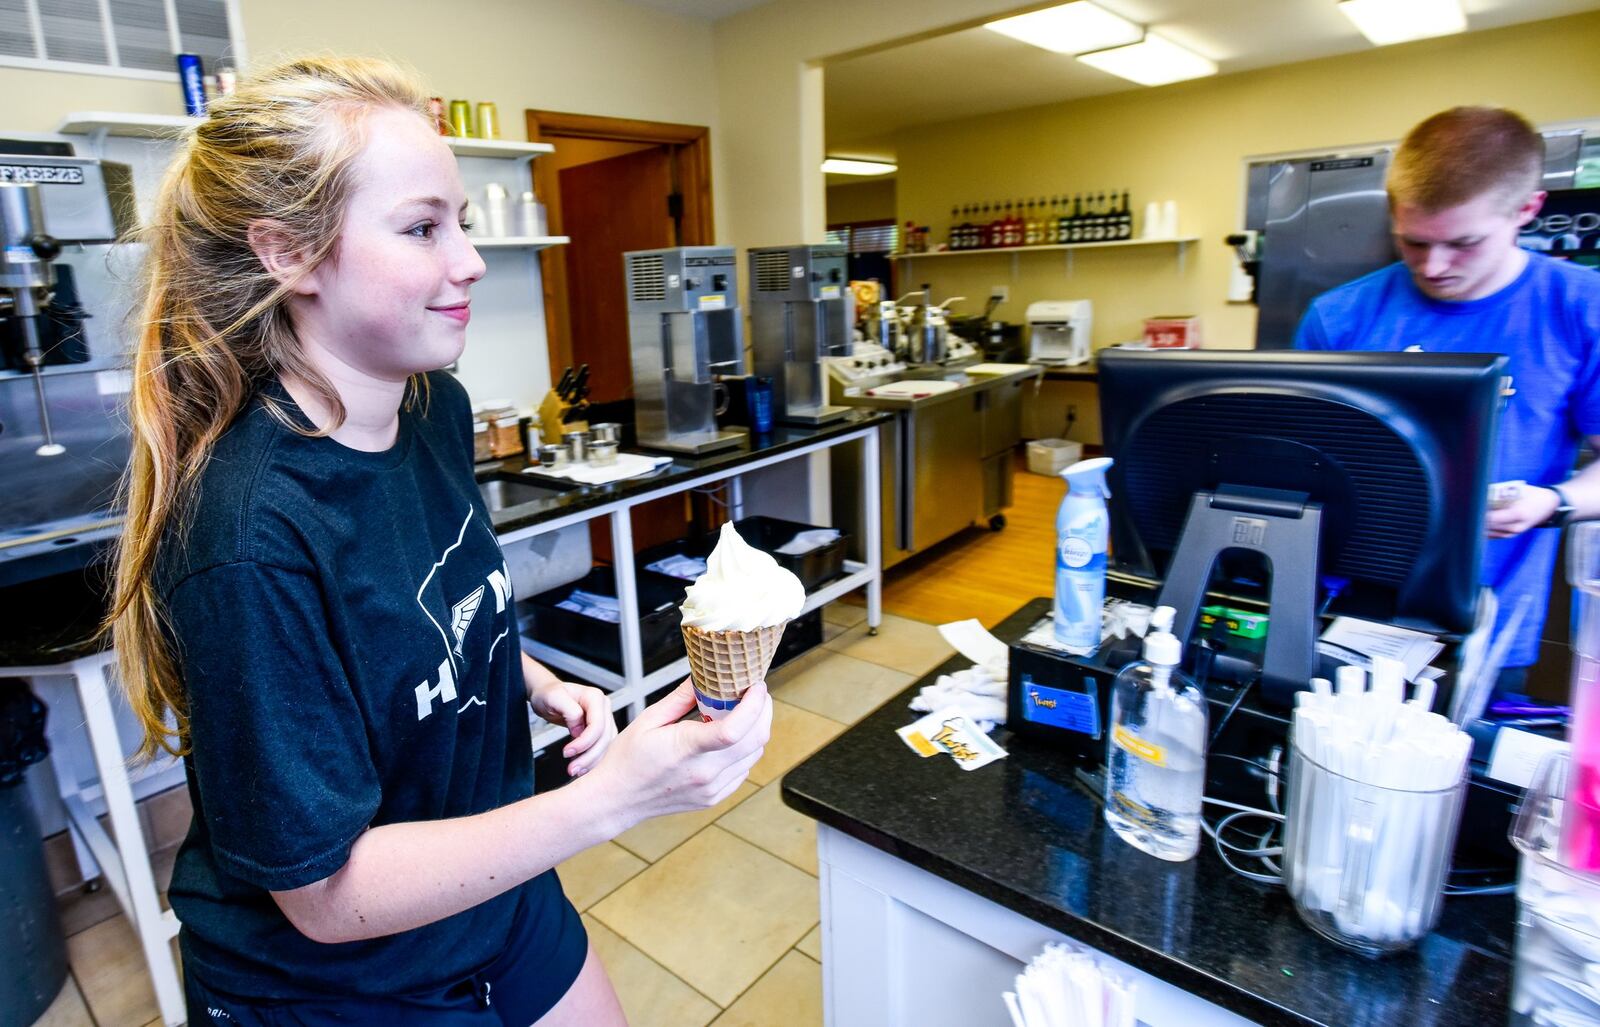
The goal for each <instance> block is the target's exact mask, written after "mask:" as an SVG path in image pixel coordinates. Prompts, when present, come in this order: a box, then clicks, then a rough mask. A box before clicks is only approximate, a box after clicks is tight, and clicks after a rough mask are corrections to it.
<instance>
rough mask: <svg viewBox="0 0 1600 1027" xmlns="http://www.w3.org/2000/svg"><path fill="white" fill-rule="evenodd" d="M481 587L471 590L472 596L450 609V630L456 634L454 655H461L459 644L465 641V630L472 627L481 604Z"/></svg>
mask: <svg viewBox="0 0 1600 1027" xmlns="http://www.w3.org/2000/svg"><path fill="white" fill-rule="evenodd" d="M484 587H485V586H483V585H479V586H478V587H477V588H475V589H473V590H472V594H471V595H469V596H467V598H465V599H463V600H461V602H459V603H457V604H456V605H454V606H452V607H451V608H450V629H451V630H452V631H454V632H455V633H456V655H457V656H460V655H461V643H462V642H464V641H465V640H466V637H467V629H468V628H470V627H472V618H473V615H475V614H476V613H477V612H478V606H479V605H480V604H481V603H482V602H483V590H484Z"/></svg>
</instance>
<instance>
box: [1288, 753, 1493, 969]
mask: <svg viewBox="0 0 1600 1027" xmlns="http://www.w3.org/2000/svg"><path fill="white" fill-rule="evenodd" d="M1466 785H1467V778H1466V775H1465V773H1463V775H1462V777H1461V779H1460V780H1458V781H1457V782H1456V783H1455V784H1453V785H1451V786H1450V787H1448V788H1442V789H1437V790H1433V791H1408V790H1406V789H1401V788H1387V787H1383V786H1381V785H1373V784H1367V783H1366V782H1363V781H1358V780H1356V779H1354V778H1351V777H1347V776H1345V775H1343V774H1339V773H1336V772H1334V771H1333V770H1330V769H1328V768H1327V767H1324V766H1322V765H1321V764H1320V763H1317V762H1316V761H1315V760H1313V759H1311V758H1310V757H1309V756H1307V755H1306V754H1305V753H1304V752H1302V751H1301V750H1300V749H1299V748H1298V747H1295V746H1291V747H1290V756H1289V809H1288V813H1287V814H1286V816H1285V818H1284V842H1283V858H1284V866H1283V872H1284V879H1285V883H1286V884H1287V885H1288V888H1289V896H1290V898H1292V899H1293V900H1294V907H1295V909H1296V911H1298V912H1299V914H1300V917H1301V919H1303V920H1304V921H1305V922H1306V924H1307V925H1309V926H1310V927H1311V929H1312V930H1314V931H1316V932H1317V933H1318V934H1320V935H1322V936H1323V937H1325V938H1327V939H1328V940H1329V941H1332V942H1335V943H1336V944H1338V945H1341V946H1343V947H1345V948H1348V949H1353V950H1355V951H1357V952H1361V953H1364V954H1366V955H1381V954H1384V953H1389V952H1399V951H1401V950H1403V949H1406V948H1409V947H1410V946H1412V945H1414V944H1416V942H1417V941H1418V940H1420V939H1421V938H1422V937H1423V935H1425V934H1427V933H1428V932H1429V931H1431V930H1433V925H1434V924H1435V923H1436V922H1438V919H1439V910H1440V908H1441V906H1442V898H1443V894H1444V882H1445V875H1446V873H1447V872H1448V870H1449V868H1450V853H1451V850H1452V849H1454V848H1455V839H1456V827H1457V825H1458V824H1459V822H1460V819H1461V804H1462V800H1463V799H1464V798H1465V796H1466Z"/></svg>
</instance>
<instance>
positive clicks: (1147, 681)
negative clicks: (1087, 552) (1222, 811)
mask: <svg viewBox="0 0 1600 1027" xmlns="http://www.w3.org/2000/svg"><path fill="white" fill-rule="evenodd" d="M1173 615H1174V611H1173V609H1172V607H1170V606H1163V607H1161V608H1160V609H1158V610H1156V612H1155V613H1154V615H1152V616H1151V618H1150V633H1149V634H1148V635H1146V636H1145V640H1144V659H1143V660H1141V661H1140V662H1138V663H1132V664H1129V665H1128V666H1127V667H1124V668H1123V669H1122V672H1121V673H1119V674H1118V675H1117V679H1116V681H1115V682H1114V683H1113V684H1112V686H1111V732H1110V735H1109V736H1108V741H1107V752H1106V810H1105V817H1106V823H1107V824H1109V825H1111V829H1112V830H1114V831H1116V832H1117V834H1118V835H1119V836H1120V837H1121V838H1122V840H1123V841H1125V842H1127V843H1128V844H1129V845H1132V846H1133V847H1134V848H1137V849H1142V850H1144V851H1145V852H1148V853H1149V854H1150V855H1152V856H1157V857H1160V858H1161V859H1167V860H1172V861H1174V862H1182V861H1183V860H1186V859H1190V858H1192V857H1193V856H1194V854H1195V853H1196V852H1197V851H1199V848H1200V798H1201V796H1202V795H1203V794H1204V792H1205V783H1206V782H1205V779H1206V701H1205V697H1204V696H1203V695H1201V694H1200V689H1198V688H1196V687H1195V685H1194V682H1193V681H1191V680H1190V679H1189V678H1188V677H1187V676H1186V675H1185V674H1184V673H1183V671H1181V670H1179V669H1178V665H1179V664H1180V663H1181V662H1182V661H1183V643H1182V642H1180V641H1178V639H1177V637H1176V636H1174V635H1173V634H1172V618H1173Z"/></svg>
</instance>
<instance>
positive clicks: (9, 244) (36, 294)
mask: <svg viewBox="0 0 1600 1027" xmlns="http://www.w3.org/2000/svg"><path fill="white" fill-rule="evenodd" d="M60 253H61V244H60V243H59V242H57V241H56V240H55V239H53V238H51V237H50V236H49V235H47V234H46V233H45V231H44V206H43V204H42V203H41V202H40V199H39V187H38V186H36V185H34V184H33V183H32V182H0V314H4V315H5V316H7V317H10V318H13V319H15V320H16V322H17V325H18V327H19V328H20V329H21V332H22V339H23V343H22V361H23V363H24V365H25V366H26V367H27V369H28V370H29V371H30V372H32V374H33V391H34V395H35V396H36V397H37V398H38V401H39V426H40V428H41V430H42V431H43V434H44V442H43V444H41V445H40V446H39V447H38V448H37V449H36V450H34V452H35V453H37V454H38V455H39V456H60V455H61V454H62V453H65V452H66V451H67V450H66V447H65V446H63V445H61V444H60V443H59V442H57V441H56V440H55V434H54V433H53V432H52V431H51V430H50V404H48V403H47V402H45V398H44V373H43V370H44V346H43V344H42V342H41V341H40V332H39V318H40V317H42V316H44V309H43V304H41V303H40V302H39V298H40V295H41V294H42V293H44V292H45V291H46V290H47V289H49V288H50V262H51V261H52V260H54V259H55V258H56V257H57V256H58V255H59V254H60Z"/></svg>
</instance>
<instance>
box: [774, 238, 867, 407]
mask: <svg viewBox="0 0 1600 1027" xmlns="http://www.w3.org/2000/svg"><path fill="white" fill-rule="evenodd" d="M845 266H846V261H845V250H844V247H843V246H834V245H824V246H765V247H761V248H759V249H753V250H751V251H750V308H751V309H750V327H751V331H752V332H753V333H754V335H755V339H754V340H753V342H754V346H753V348H754V350H755V365H756V367H755V370H756V374H758V375H762V376H765V377H769V378H771V379H772V404H773V405H772V417H773V420H775V421H778V422H780V423H787V424H801V425H818V424H827V423H828V422H830V421H837V420H839V419H840V418H842V417H844V416H845V414H847V413H849V408H848V407H840V406H829V405H828V404H827V403H826V402H825V399H826V396H827V380H828V376H827V370H826V368H827V361H828V359H829V358H830V357H848V356H849V355H850V352H851V348H852V342H853V330H852V324H853V322H854V320H855V317H854V311H853V309H852V308H853V305H854V296H853V294H852V293H851V292H850V288H849V286H848V285H847V284H846V270H845Z"/></svg>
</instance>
